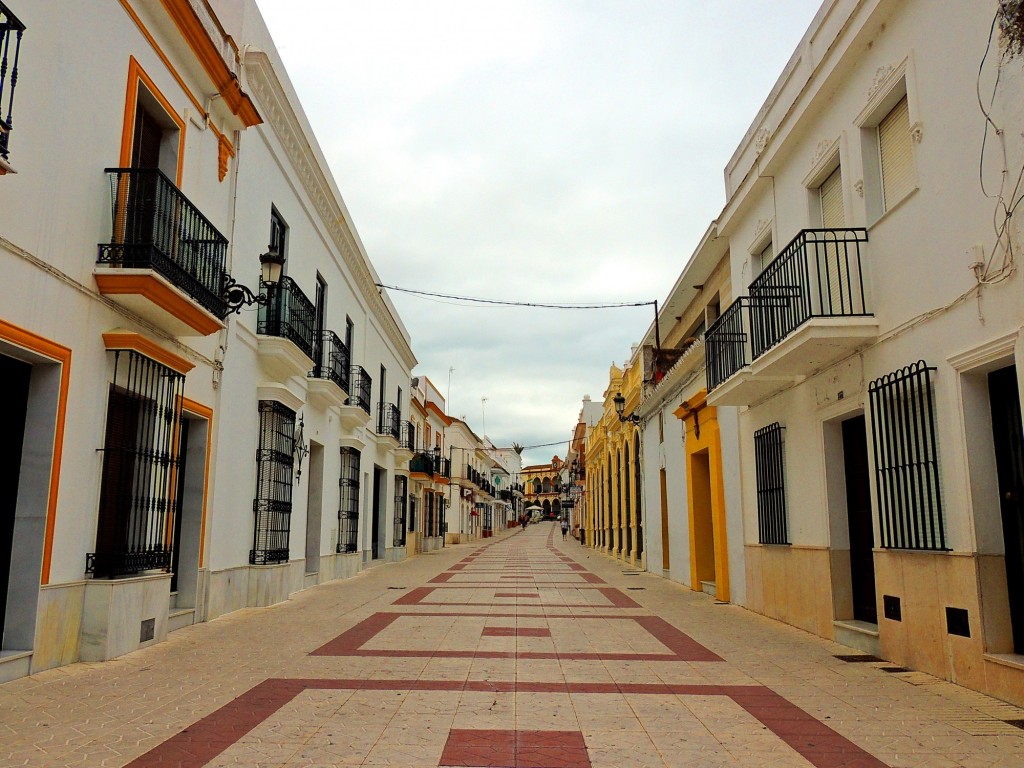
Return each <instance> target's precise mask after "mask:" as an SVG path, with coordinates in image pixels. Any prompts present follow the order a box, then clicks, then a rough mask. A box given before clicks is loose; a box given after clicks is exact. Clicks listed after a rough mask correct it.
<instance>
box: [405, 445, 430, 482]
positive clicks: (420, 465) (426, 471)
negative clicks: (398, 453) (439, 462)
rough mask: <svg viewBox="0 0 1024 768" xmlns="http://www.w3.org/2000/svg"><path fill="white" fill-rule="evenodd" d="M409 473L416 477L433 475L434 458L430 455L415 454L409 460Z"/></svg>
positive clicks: (423, 453)
mask: <svg viewBox="0 0 1024 768" xmlns="http://www.w3.org/2000/svg"><path fill="white" fill-rule="evenodd" d="M409 471H410V472H411V473H412V474H414V475H428V476H430V475H433V474H434V457H433V456H432V455H431V454H430V453H425V452H422V451H421V452H419V453H414V454H413V456H412V458H411V459H409Z"/></svg>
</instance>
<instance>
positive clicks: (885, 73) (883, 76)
mask: <svg viewBox="0 0 1024 768" xmlns="http://www.w3.org/2000/svg"><path fill="white" fill-rule="evenodd" d="M895 71H896V67H894V66H893V65H892V64H886V65H884V66H881V67H879V68H878V69H876V70H875V78H874V80H872V81H871V87H870V88H868V101H870V100H871V99H873V98H875V94H876V93H878V92H879V90H881V88H882V86H883V85H885V84H886V82H888V80H889V78H890V77H892V73H893V72H895Z"/></svg>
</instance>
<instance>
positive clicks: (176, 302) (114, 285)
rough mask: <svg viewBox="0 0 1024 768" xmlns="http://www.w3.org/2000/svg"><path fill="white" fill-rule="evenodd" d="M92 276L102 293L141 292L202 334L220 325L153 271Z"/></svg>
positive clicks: (106, 294)
mask: <svg viewBox="0 0 1024 768" xmlns="http://www.w3.org/2000/svg"><path fill="white" fill-rule="evenodd" d="M94 277H95V278H96V285H97V286H98V287H99V289H100V293H102V294H103V295H104V296H124V295H138V296H142V297H144V298H146V299H148V300H149V301H151V302H153V303H154V304H155V305H157V306H158V307H160V308H161V309H163V310H164V311H166V312H168V313H169V314H171V315H174V317H176V318H177V319H178V320H180V321H181V322H183V323H185V325H187V326H188V327H189V328H192V329H193V330H195V331H197V332H198V333H201V334H202V335H204V336H209V335H210V334H211V333H216V332H217V331H219V330H221V329H222V328H223V327H224V326H223V324H222V323H221V322H220V321H219V320H218V319H217V318H216V317H215V316H214V315H211V314H210V313H209V312H207V311H206V310H205V309H203V308H202V307H200V306H199V305H198V304H195V303H193V302H192V301H189V300H188V299H186V298H185V297H184V296H182V295H181V294H179V293H177V292H176V291H175V290H174V289H173V288H171V287H170V286H168V285H167V284H166V283H164V282H162V281H161V280H160V279H159V278H157V277H156V276H155V275H140V274H128V275H119V274H117V273H116V272H106V273H98V274H96V275H94Z"/></svg>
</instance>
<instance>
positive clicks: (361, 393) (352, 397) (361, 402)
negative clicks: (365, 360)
mask: <svg viewBox="0 0 1024 768" xmlns="http://www.w3.org/2000/svg"><path fill="white" fill-rule="evenodd" d="M349 386H350V388H349V390H348V400H347V401H346V405H354V406H355V407H357V408H362V409H363V410H364V411H366V413H367V415H369V413H370V388H371V387H372V386H373V380H372V379H371V378H370V374H368V373H367V372H366V369H364V368H363V366H361V365H353V366H352V370H351V371H350V372H349Z"/></svg>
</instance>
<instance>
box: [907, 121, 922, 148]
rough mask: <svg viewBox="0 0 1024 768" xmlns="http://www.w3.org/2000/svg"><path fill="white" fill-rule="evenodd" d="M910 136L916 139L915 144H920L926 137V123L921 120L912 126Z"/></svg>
mask: <svg viewBox="0 0 1024 768" xmlns="http://www.w3.org/2000/svg"><path fill="white" fill-rule="evenodd" d="M910 138H912V139H913V140H914V143H915V144H920V143H921V140H922V139H923V138H924V125H923V124H922V123H921V121H920V120H918V121H917V122H916V123H914V124H913V125H912V126H910Z"/></svg>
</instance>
